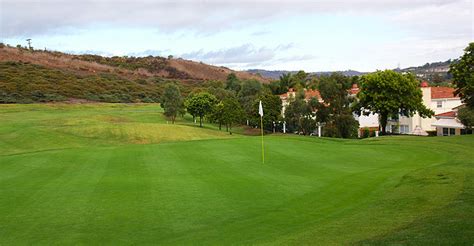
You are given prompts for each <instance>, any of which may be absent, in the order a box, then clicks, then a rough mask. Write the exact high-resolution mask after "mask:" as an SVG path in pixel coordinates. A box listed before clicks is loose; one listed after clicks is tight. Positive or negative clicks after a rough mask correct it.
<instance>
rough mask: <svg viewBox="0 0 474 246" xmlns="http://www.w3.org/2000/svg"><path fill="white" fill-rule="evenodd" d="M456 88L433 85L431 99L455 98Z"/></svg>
mask: <svg viewBox="0 0 474 246" xmlns="http://www.w3.org/2000/svg"><path fill="white" fill-rule="evenodd" d="M455 97H458V96H455V95H454V88H451V87H431V99H439V98H455Z"/></svg>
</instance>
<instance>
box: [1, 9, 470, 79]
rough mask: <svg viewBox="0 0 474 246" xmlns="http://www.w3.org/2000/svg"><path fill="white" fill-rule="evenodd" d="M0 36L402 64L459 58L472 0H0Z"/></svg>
mask: <svg viewBox="0 0 474 246" xmlns="http://www.w3.org/2000/svg"><path fill="white" fill-rule="evenodd" d="M0 4H1V8H0V9H1V12H0V16H1V22H0V34H1V42H3V43H7V44H10V45H13V46H14V45H17V44H21V45H22V46H25V45H26V39H27V38H31V39H32V46H33V47H34V48H35V49H44V48H46V49H48V50H56V51H61V52H65V53H70V54H97V55H105V56H115V55H117V56H125V55H126V56H148V55H152V56H162V57H167V56H168V55H173V56H174V57H176V58H178V57H179V58H183V59H187V60H193V61H197V62H200V61H201V62H204V63H207V64H211V65H216V66H225V67H229V68H231V69H234V70H248V69H263V70H271V71H275V70H286V71H297V70H304V71H307V72H320V71H328V72H331V71H347V70H355V71H360V72H372V71H375V70H384V69H394V68H397V67H401V68H408V67H412V66H421V65H424V64H426V63H427V62H428V63H432V62H439V61H446V60H449V59H456V58H458V57H459V56H460V55H462V53H463V49H464V48H465V47H466V46H467V44H468V43H469V42H472V40H474V32H473V26H474V17H473V12H474V11H473V9H474V2H473V1H468V0H457V1H456V0H455V1H427V0H425V1H405V0H404V1H369V0H365V1H361V0H358V1H337V2H336V3H333V2H331V1H327V0H324V1H317V2H310V1H296V2H289V1H282V2H278V1H260V2H252V1H239V2H231V1H225V0H224V1H178V2H169V1H158V2H152V1H146V0H145V1H139V2H138V3H137V2H135V3H129V2H122V1H96V2H89V1H43V2H41V3H40V2H34V1H10V0H6V1H2V2H0Z"/></svg>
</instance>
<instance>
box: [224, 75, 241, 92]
mask: <svg viewBox="0 0 474 246" xmlns="http://www.w3.org/2000/svg"><path fill="white" fill-rule="evenodd" d="M240 84H241V82H240V80H239V78H237V75H235V73H231V74H229V75H227V79H226V81H225V89H227V90H231V91H233V92H235V94H237V93H239V91H240Z"/></svg>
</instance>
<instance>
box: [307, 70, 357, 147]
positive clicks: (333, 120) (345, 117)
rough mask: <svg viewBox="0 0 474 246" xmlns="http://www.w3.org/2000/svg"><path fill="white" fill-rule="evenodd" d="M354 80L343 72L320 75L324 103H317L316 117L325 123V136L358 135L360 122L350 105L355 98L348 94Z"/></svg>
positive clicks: (345, 136)
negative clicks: (355, 117)
mask: <svg viewBox="0 0 474 246" xmlns="http://www.w3.org/2000/svg"><path fill="white" fill-rule="evenodd" d="M352 82H353V80H352V79H351V78H349V77H347V76H344V75H343V74H341V73H332V74H331V75H329V76H321V77H320V81H319V91H320V93H321V98H322V99H323V101H324V104H319V105H317V109H318V111H317V113H316V116H317V117H316V119H317V121H318V122H319V123H324V124H325V130H324V135H325V136H328V137H340V138H354V137H357V129H358V128H359V122H357V120H355V119H354V116H353V115H352V109H351V107H350V105H351V103H353V99H352V98H351V97H349V95H348V90H349V89H350V88H351V85H352Z"/></svg>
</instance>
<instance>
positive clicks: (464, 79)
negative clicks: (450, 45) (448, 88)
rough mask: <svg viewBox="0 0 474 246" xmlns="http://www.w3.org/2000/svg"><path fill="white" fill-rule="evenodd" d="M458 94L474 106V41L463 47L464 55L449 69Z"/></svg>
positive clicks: (471, 106) (470, 105) (467, 103)
mask: <svg viewBox="0 0 474 246" xmlns="http://www.w3.org/2000/svg"><path fill="white" fill-rule="evenodd" d="M449 73H450V74H452V76H453V81H454V85H456V94H458V95H459V96H460V97H461V98H462V100H463V102H464V103H466V105H467V106H468V107H470V108H471V109H472V108H474V42H473V43H470V44H469V46H467V47H466V48H465V49H464V55H463V56H461V57H460V58H459V61H457V62H455V63H453V64H452V65H451V67H450V69H449Z"/></svg>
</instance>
